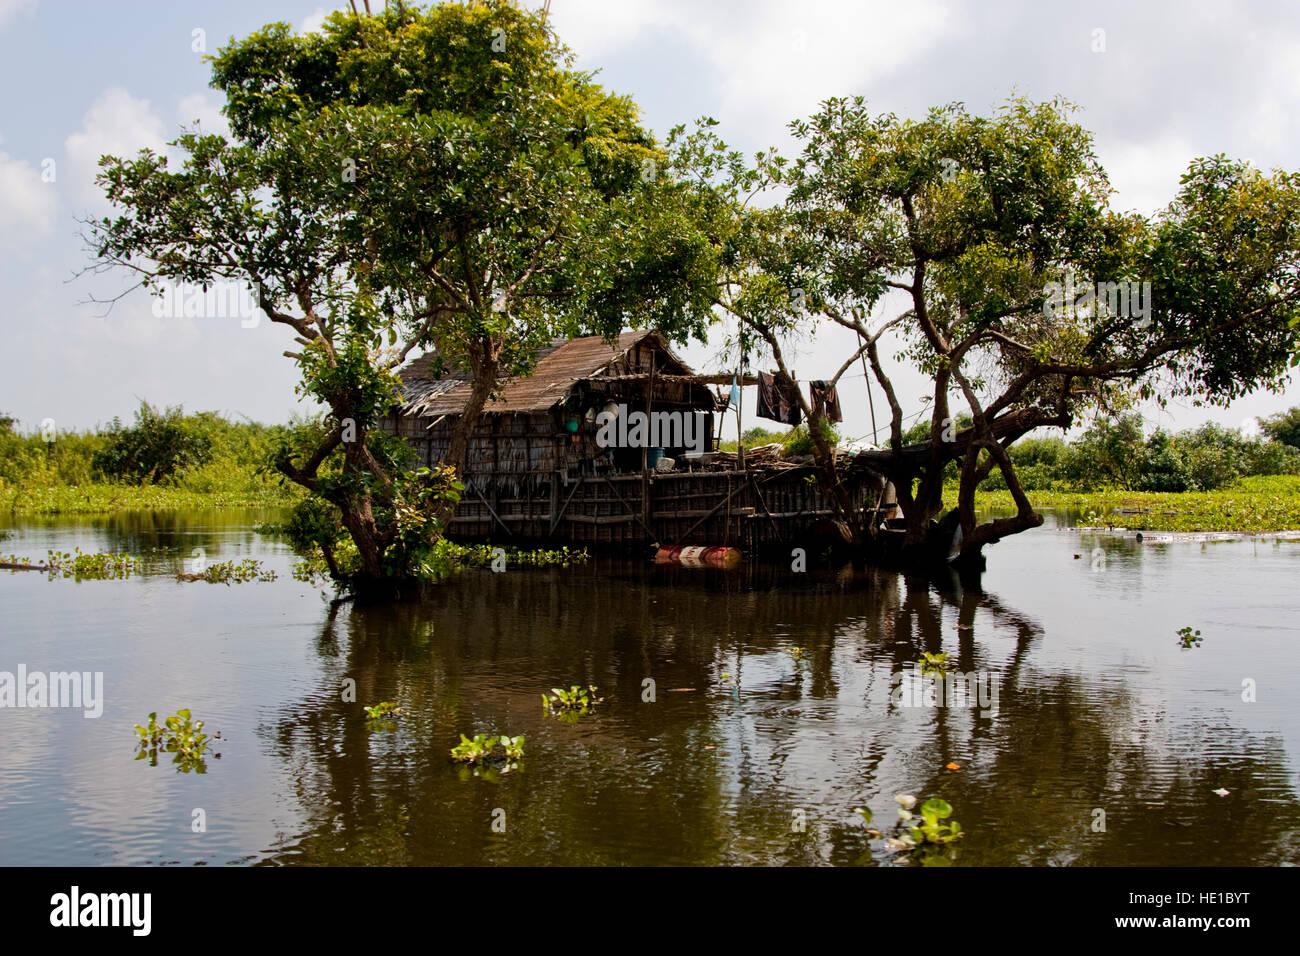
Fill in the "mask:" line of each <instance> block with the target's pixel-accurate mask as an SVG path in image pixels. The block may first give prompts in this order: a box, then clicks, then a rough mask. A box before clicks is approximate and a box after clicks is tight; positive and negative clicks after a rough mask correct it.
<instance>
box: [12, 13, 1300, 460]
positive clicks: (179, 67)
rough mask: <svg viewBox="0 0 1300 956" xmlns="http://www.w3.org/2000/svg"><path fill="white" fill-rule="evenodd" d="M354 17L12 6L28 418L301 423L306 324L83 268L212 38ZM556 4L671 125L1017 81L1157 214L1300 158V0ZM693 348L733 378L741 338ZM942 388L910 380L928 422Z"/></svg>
mask: <svg viewBox="0 0 1300 956" xmlns="http://www.w3.org/2000/svg"><path fill="white" fill-rule="evenodd" d="M372 2H375V3H382V2H383V0H372ZM537 2H540V0H537ZM344 5H345V4H338V6H344ZM334 6H335V5H334V4H328V3H327V4H321V3H319V2H312V0H304V2H291V0H269V2H243V0H236V2H222V3H215V2H211V3H205V2H186V3H175V2H154V0H130V2H125V0H124V2H118V3H103V2H74V0H62V2H56V0H0V83H3V88H4V90H5V91H6V92H5V96H4V100H3V107H0V332H2V333H3V337H2V338H0V341H2V342H3V343H4V346H3V348H0V411H4V412H7V413H9V414H12V415H16V416H17V417H18V418H19V419H20V422H21V427H24V428H34V427H36V425H37V424H38V423H39V422H40V421H41V420H42V419H44V418H53V419H55V421H56V422H57V423H58V427H59V428H61V429H62V428H78V427H86V426H90V425H93V424H95V423H96V422H106V421H108V420H110V419H111V418H113V417H114V416H115V415H120V416H123V417H128V416H129V415H130V414H131V412H132V411H133V409H134V408H135V406H136V404H137V402H138V400H139V399H140V398H144V399H147V400H149V401H150V402H153V403H155V404H182V403H183V404H184V405H185V407H186V408H187V409H189V410H192V411H198V410H207V409H216V410H221V411H224V412H226V413H228V414H232V415H238V416H248V417H250V418H253V419H257V420H261V421H281V420H284V419H285V418H286V417H287V416H288V415H289V414H290V413H291V412H293V411H295V410H300V406H298V405H297V402H296V398H295V395H294V391H293V387H294V381H295V376H294V372H293V368H292V365H291V363H290V362H289V360H288V359H285V358H284V357H282V356H281V354H280V353H281V352H282V351H283V349H284V348H285V347H286V346H287V345H288V341H289V333H287V332H286V331H285V330H283V329H281V328H273V327H272V326H271V325H270V324H269V323H267V322H265V321H263V322H261V323H259V324H258V325H257V326H256V327H254V328H245V327H242V326H241V323H240V322H239V320H238V319H226V320H217V319H172V318H162V319H160V318H156V317H154V316H153V314H152V312H151V309H150V302H149V300H148V299H147V298H145V297H144V296H143V295H142V294H138V293H137V294H133V295H131V296H129V297H127V298H125V299H123V300H122V301H121V302H120V303H119V304H118V305H117V306H116V307H115V308H114V309H113V310H112V312H111V313H110V314H109V315H108V316H107V317H104V316H103V315H102V312H103V308H102V307H100V306H94V305H90V304H87V303H86V302H85V300H86V299H87V298H88V297H89V296H90V295H91V294H92V293H94V294H98V295H104V294H111V293H114V292H117V291H120V289H121V288H123V287H124V285H125V282H124V280H123V279H122V278H121V277H117V278H109V277H82V278H80V279H76V280H73V279H72V277H73V275H74V273H75V272H76V271H77V270H79V269H81V268H82V267H84V265H85V264H86V258H85V254H84V251H83V249H82V245H81V241H80V239H79V238H78V226H77V219H78V217H84V216H86V215H95V214H98V215H103V214H104V213H105V212H106V211H107V210H106V207H105V205H104V203H103V200H102V199H100V198H98V197H97V196H96V194H95V190H94V187H93V183H92V180H93V176H94V172H95V161H96V160H97V158H98V156H99V155H100V154H101V153H103V152H113V153H128V152H133V151H134V150H136V149H138V148H140V147H141V146H146V145H150V146H154V147H156V148H161V146H162V144H163V143H164V142H165V141H166V140H168V139H171V138H172V137H174V136H175V134H176V133H177V132H178V130H179V127H180V125H181V124H182V123H192V122H194V121H195V120H199V121H201V123H202V125H203V126H204V127H205V128H215V129H220V128H221V117H220V107H221V102H220V98H219V97H218V96H217V94H216V93H214V91H212V90H211V89H209V88H208V86H207V82H208V67H207V64H206V63H205V61H204V60H203V57H202V53H201V52H197V51H196V50H195V49H194V47H195V46H196V43H197V40H196V35H195V33H194V31H196V30H201V31H203V33H202V34H201V35H200V37H201V40H202V42H203V45H204V46H205V48H206V51H207V52H213V51H215V50H216V48H217V47H219V46H220V45H221V44H223V43H224V42H225V41H226V40H227V39H228V38H229V37H230V36H232V35H233V36H242V35H244V34H247V33H248V32H251V31H252V30H255V29H257V28H258V27H259V26H261V25H263V24H265V23H268V22H272V21H275V20H284V21H287V22H290V23H293V24H295V25H297V26H298V27H299V28H301V29H310V28H311V27H312V25H313V24H315V23H319V22H320V20H321V19H322V18H323V16H324V15H325V13H326V12H327V11H328V10H330V9H333V8H334ZM551 14H552V16H553V18H554V22H555V24H556V27H557V29H558V30H559V32H560V34H561V36H562V37H563V38H564V39H565V40H566V42H568V43H569V45H570V46H572V47H573V48H574V49H575V51H576V52H577V53H578V55H579V63H580V65H582V66H584V67H587V68H599V69H600V70H601V79H602V81H603V82H604V83H605V84H606V85H607V86H609V87H610V88H612V89H615V90H617V91H619V92H624V93H629V94H631V95H632V96H633V97H634V98H635V99H636V101H637V102H638V103H639V104H640V105H641V107H642V109H643V111H644V114H645V120H646V122H647V124H648V125H649V126H651V128H653V129H655V130H656V131H657V132H659V133H661V134H662V133H664V132H666V131H667V129H668V128H669V127H671V126H673V125H675V124H676V123H680V122H688V121H690V120H691V119H693V118H694V117H696V116H700V115H705V114H708V115H712V116H714V117H716V118H717V119H719V120H720V121H722V126H721V128H720V129H721V132H722V133H723V135H724V136H726V137H727V138H729V139H730V140H731V141H732V142H733V143H734V144H735V145H737V146H739V147H741V148H745V149H748V150H752V149H755V148H760V147H763V146H767V145H777V146H785V147H789V146H790V140H789V138H788V136H787V134H786V130H785V124H786V123H787V122H788V121H789V120H791V119H793V118H795V117H797V116H801V115H806V114H807V113H809V112H811V111H812V110H814V109H815V108H816V105H817V103H818V101H819V100H821V99H823V98H825V97H827V96H831V95H848V94H859V93H860V94H863V95H865V96H866V97H867V98H868V101H869V102H870V103H871V104H872V105H873V106H874V107H875V108H877V109H880V110H882V111H891V112H895V113H899V114H902V115H919V114H920V113H922V112H923V111H924V110H925V109H926V108H927V107H929V106H931V105H935V104H939V103H943V102H948V101H951V100H961V101H963V102H965V103H966V104H967V105H968V106H969V107H971V108H972V109H976V110H984V109H987V108H989V107H990V106H992V105H994V104H996V103H997V102H999V101H1001V100H1002V99H1004V98H1005V97H1006V96H1007V95H1008V94H1009V93H1011V92H1013V91H1019V92H1021V93H1024V94H1026V95H1029V96H1032V97H1035V98H1045V97H1050V96H1053V95H1057V94H1060V95H1063V96H1065V97H1067V98H1069V99H1071V100H1073V101H1075V102H1076V103H1078V104H1079V105H1080V106H1081V107H1082V113H1081V114H1080V119H1081V122H1082V123H1083V124H1084V125H1085V126H1087V127H1088V128H1090V129H1092V130H1093V131H1094V133H1095V134H1096V142H1097V148H1098V152H1099V154H1100V156H1101V159H1102V161H1103V163H1104V165H1105V166H1106V168H1107V170H1108V171H1109V172H1110V175H1111V180H1112V184H1113V185H1114V186H1115V188H1116V190H1117V195H1116V196H1115V198H1114V203H1115V204H1116V205H1117V206H1120V207H1123V208H1133V209H1138V210H1141V211H1143V212H1152V211H1154V210H1156V209H1157V208H1159V207H1160V206H1163V205H1164V203H1165V202H1167V201H1168V200H1169V199H1170V198H1171V197H1172V195H1173V193H1174V190H1175V189H1176V187H1177V183H1178V176H1179V174H1180V173H1181V172H1182V171H1183V170H1184V169H1185V168H1186V166H1187V163H1188V161H1189V160H1191V159H1192V158H1193V157H1195V156H1199V155H1207V154H1211V153H1219V152H1222V153H1227V154H1229V155H1231V156H1235V157H1241V158H1249V159H1250V160H1252V161H1253V162H1255V163H1256V164H1258V165H1260V166H1262V167H1265V168H1273V167H1275V166H1283V167H1286V168H1292V169H1294V168H1295V166H1296V164H1297V160H1298V158H1300V129H1298V128H1297V119H1296V117H1297V116H1300V12H1297V7H1296V6H1295V5H1294V4H1292V3H1283V2H1277V3H1264V2H1260V3H1249V2H1248V3H1240V4H1225V3H1221V2H1215V3H1202V2H1195V0H1193V2H1149V3H1142V4H1133V3H1109V2H1103V3H1089V4H1086V5H1082V4H1069V5H1067V4H1056V3H1042V2H990V3H981V4H978V5H976V4H971V3H966V2H961V0H908V2H906V3H897V2H886V3H875V2H859V3H851V2H829V0H826V2H823V0H754V2H731V0H718V2H711V0H693V2H692V0H618V2H612V0H552V3H551ZM1099 30H1100V31H1104V33H1102V34H1098V33H1097V31H1099ZM1099 39H1100V40H1101V41H1102V42H1101V43H1100V44H1099V42H1098V41H1099ZM1099 45H1101V46H1104V50H1097V49H1096V47H1098V46H1099ZM50 161H52V162H53V165H52V166H51V165H50ZM51 169H52V171H53V181H52V182H50V181H46V180H48V179H49V178H50V175H49V174H50V171H51ZM43 172H44V173H45V176H44V178H43V177H42V173H43ZM884 315H885V312H882V313H881V317H882V318H883V317H884ZM848 344H849V343H847V342H846V341H845V340H843V339H842V338H841V337H839V336H837V335H836V334H835V333H833V332H831V333H829V334H826V335H824V336H820V337H818V338H816V339H814V340H812V341H811V342H808V343H804V344H803V345H801V346H800V348H799V349H798V350H797V351H796V354H797V356H798V359H797V361H796V362H795V363H794V364H795V368H796V370H797V372H798V375H799V377H800V378H801V379H804V380H807V379H810V378H819V377H824V376H827V375H829V374H831V373H832V372H833V371H834V370H835V368H836V367H837V366H838V364H839V362H840V361H841V360H842V356H843V355H844V354H845V349H846V347H847V345H848ZM684 351H685V355H686V357H687V359H688V361H692V362H693V363H694V364H696V366H697V367H702V368H708V367H712V365H713V362H712V361H711V359H712V358H713V357H714V354H715V352H716V349H714V348H710V347H709V346H707V345H695V346H691V347H689V348H687V349H685V350H684ZM926 391H928V389H927V387H926V382H925V381H924V380H922V379H921V378H919V377H917V376H914V375H906V374H905V375H903V376H902V387H901V389H900V396H901V398H902V399H903V401H904V403H905V404H906V405H907V406H908V410H909V411H919V409H920V407H921V406H920V405H919V403H918V400H919V397H920V396H921V395H922V394H923V393H925V392H926ZM841 395H842V398H843V402H844V405H845V414H846V429H845V430H846V432H847V433H848V434H849V435H851V436H858V435H862V434H864V433H866V432H868V431H869V430H870V429H869V425H868V424H867V423H868V418H867V401H866V395H865V392H864V390H863V381H862V379H861V378H856V379H848V380H846V381H845V383H844V385H843V387H842V388H841ZM877 398H879V396H877ZM1296 404H1300V384H1293V385H1292V386H1291V387H1290V388H1288V390H1287V391H1286V393H1285V394H1281V395H1269V394H1260V395H1254V396H1250V397H1248V398H1246V399H1243V400H1241V401H1239V402H1237V403H1235V404H1234V405H1232V406H1230V407H1229V408H1228V409H1226V410H1224V409H1203V408H1193V407H1190V406H1178V405H1176V406H1172V407H1171V408H1169V409H1168V410H1167V411H1165V412H1160V411H1158V410H1156V409H1148V410H1147V418H1148V421H1149V422H1150V423H1151V424H1153V425H1154V424H1156V423H1160V424H1163V425H1165V426H1166V427H1170V426H1173V427H1184V426H1187V425H1193V424H1197V423H1199V422H1201V421H1205V420H1211V419H1212V420H1216V421H1220V422H1223V423H1225V424H1229V425H1233V426H1237V425H1240V424H1241V423H1242V421H1243V420H1244V419H1246V418H1248V417H1251V416H1255V415H1263V414H1269V413H1271V412H1274V411H1277V410H1280V409H1283V408H1286V407H1289V406H1291V405H1296ZM746 424H749V423H746Z"/></svg>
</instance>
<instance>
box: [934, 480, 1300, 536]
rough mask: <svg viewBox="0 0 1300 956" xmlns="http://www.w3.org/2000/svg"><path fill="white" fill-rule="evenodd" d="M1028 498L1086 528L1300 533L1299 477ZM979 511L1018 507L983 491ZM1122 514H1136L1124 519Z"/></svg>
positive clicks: (950, 491)
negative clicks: (1192, 487) (1206, 488)
mask: <svg viewBox="0 0 1300 956" xmlns="http://www.w3.org/2000/svg"><path fill="white" fill-rule="evenodd" d="M1026 494H1028V496H1029V500H1030V502H1031V503H1033V505H1034V507H1035V508H1040V509H1049V508H1063V509H1068V510H1070V511H1071V512H1073V513H1074V514H1075V515H1076V517H1077V521H1078V523H1079V524H1080V525H1085V526H1101V527H1106V526H1110V525H1113V526H1114V527H1117V528H1129V529H1132V530H1135V531H1239V532H1267V531H1294V530H1300V476H1297V475H1274V476H1268V477H1253V478H1242V479H1240V480H1239V481H1237V483H1236V484H1234V485H1233V486H1232V487H1230V488H1225V489H1222V490H1220V491H1184V492H1146V491H1123V490H1108V491H1094V492H1070V491H1030V492H1026ZM956 499H957V491H956V488H955V487H949V488H946V489H945V494H944V500H945V501H947V502H950V503H951V502H955V501H956ZM975 507H976V508H977V509H979V510H986V509H997V510H1005V509H1009V508H1014V507H1015V504H1014V503H1013V502H1012V500H1011V493H1010V492H1007V491H981V492H977V493H976V495H975ZM1121 509H1122V510H1123V511H1129V512H1134V511H1136V512H1138V513H1129V514H1125V513H1122V511H1121Z"/></svg>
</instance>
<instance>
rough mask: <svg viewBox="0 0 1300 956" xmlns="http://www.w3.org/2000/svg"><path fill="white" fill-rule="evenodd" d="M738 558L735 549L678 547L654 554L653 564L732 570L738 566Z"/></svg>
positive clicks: (737, 552)
mask: <svg viewBox="0 0 1300 956" xmlns="http://www.w3.org/2000/svg"><path fill="white" fill-rule="evenodd" d="M740 558H741V555H740V551H738V550H737V549H736V548H703V547H695V546H693V545H678V546H677V547H675V548H660V549H659V550H658V551H656V552H655V564H680V565H682V566H683V567H687V568H703V567H710V568H734V567H736V566H737V565H739V564H740Z"/></svg>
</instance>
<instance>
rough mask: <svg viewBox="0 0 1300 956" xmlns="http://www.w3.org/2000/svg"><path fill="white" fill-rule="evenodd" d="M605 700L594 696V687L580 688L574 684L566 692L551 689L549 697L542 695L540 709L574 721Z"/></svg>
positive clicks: (556, 688)
mask: <svg viewBox="0 0 1300 956" xmlns="http://www.w3.org/2000/svg"><path fill="white" fill-rule="evenodd" d="M604 699H605V698H603V697H597V696H596V687H595V685H589V686H587V687H582V686H580V685H578V684H574V685H573V686H572V687H570V688H569V689H568V690H564V689H563V688H561V687H552V688H551V693H550V695H549V696H548V695H546V694H543V695H542V707H543V709H544V710H546V712H547V713H550V714H553V715H555V716H559V717H568V718H569V719H571V720H576V719H577V718H578V717H580V716H582V715H583V714H587V713H589V712H590V711H591V709H592V708H593V707H595V706H596V705H597V704H599V703H601V702H602V701H604Z"/></svg>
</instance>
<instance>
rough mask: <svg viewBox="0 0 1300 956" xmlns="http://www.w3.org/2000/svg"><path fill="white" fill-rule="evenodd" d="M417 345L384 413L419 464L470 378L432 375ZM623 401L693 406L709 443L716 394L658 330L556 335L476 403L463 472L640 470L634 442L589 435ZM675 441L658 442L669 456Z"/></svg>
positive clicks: (427, 460) (430, 360) (427, 458)
mask: <svg viewBox="0 0 1300 956" xmlns="http://www.w3.org/2000/svg"><path fill="white" fill-rule="evenodd" d="M437 368H438V362H437V356H436V354H434V353H425V354H424V355H421V356H420V357H418V358H416V359H415V360H413V361H412V362H410V363H409V364H408V365H406V366H405V367H404V368H403V369H402V370H401V371H400V372H399V378H400V380H401V389H402V402H401V404H400V405H399V406H398V407H397V408H395V409H394V410H393V412H392V413H391V415H390V416H389V417H388V418H387V419H386V420H385V421H384V422H383V427H385V428H386V429H387V430H389V431H391V432H394V433H396V434H399V435H401V436H403V437H404V438H406V439H407V440H408V441H410V442H411V443H413V444H414V445H415V447H416V450H417V453H418V455H419V460H420V462H421V463H422V464H428V465H432V464H435V463H437V462H439V461H442V460H443V457H444V456H445V454H446V451H447V447H448V444H449V442H450V436H451V429H452V427H453V425H454V422H455V419H456V417H457V416H459V415H460V414H461V412H462V410H463V409H464V407H465V402H466V401H467V399H468V398H469V395H470V390H471V387H472V379H471V377H470V376H469V375H468V374H467V373H465V372H463V371H459V370H456V371H451V372H449V373H447V374H443V375H441V376H439V375H437V374H436V371H435V370H436V369H437ZM611 403H614V404H619V403H622V404H624V405H626V406H627V407H628V408H633V409H638V410H647V411H649V410H653V411H656V412H659V411H680V412H683V413H691V412H702V413H705V414H704V416H703V417H704V419H705V420H706V421H707V427H708V435H707V439H706V440H707V446H706V447H709V448H711V447H712V445H713V441H712V428H713V416H712V414H711V413H712V412H713V411H715V409H716V399H715V397H714V395H713V392H712V391H711V390H710V389H709V387H708V386H707V385H706V384H705V383H704V382H703V381H702V380H701V379H700V377H699V376H697V375H695V373H694V372H693V371H692V370H691V368H690V367H689V366H687V365H686V363H685V362H683V361H682V360H681V358H680V357H679V356H678V355H677V354H676V353H674V352H673V350H672V348H671V347H670V346H669V344H668V342H667V340H666V339H665V338H664V337H663V336H662V335H661V334H660V333H658V332H655V331H646V332H624V333H622V334H621V335H619V336H618V338H617V339H616V340H615V341H613V342H610V341H608V340H606V339H604V338H603V337H601V336H598V335H597V336H587V337H584V338H577V339H570V340H568V341H557V342H554V343H552V344H551V345H550V346H549V347H547V348H545V349H542V350H541V351H539V352H538V354H537V358H536V361H535V364H534V368H533V372H532V374H531V375H528V376H523V377H519V378H515V379H511V380H509V381H507V382H505V383H503V385H502V386H501V387H500V388H499V390H498V392H497V394H496V395H495V396H494V397H493V398H492V399H490V400H489V401H488V403H487V405H486V406H485V407H484V410H483V415H482V418H481V419H480V421H479V423H478V425H477V426H476V427H475V429H474V432H473V434H472V435H471V438H470V446H469V461H468V467H467V468H466V477H468V478H470V479H471V480H472V481H473V482H474V483H475V484H477V485H479V486H480V487H483V486H486V485H489V484H496V483H500V482H502V481H504V482H506V483H507V484H509V485H511V486H518V485H519V484H520V483H521V482H522V481H523V480H525V479H526V478H528V477H530V476H531V477H534V478H535V477H537V476H545V477H547V478H549V477H550V476H551V475H552V474H554V473H556V472H559V473H561V474H562V475H563V476H565V477H570V476H576V475H582V474H598V473H602V472H607V473H612V474H624V473H627V472H630V471H635V470H640V468H641V467H642V460H643V456H642V453H641V450H640V449H630V448H619V449H608V448H604V447H601V446H599V445H598V444H597V442H596V434H597V431H598V429H597V426H596V423H595V418H596V415H597V413H598V412H599V411H600V410H601V409H602V408H605V407H607V406H608V405H609V404H611ZM684 450H685V449H682V448H671V447H669V448H664V450H663V451H664V454H665V455H666V456H668V457H672V456H673V455H674V454H675V453H679V452H683V451H684Z"/></svg>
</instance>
